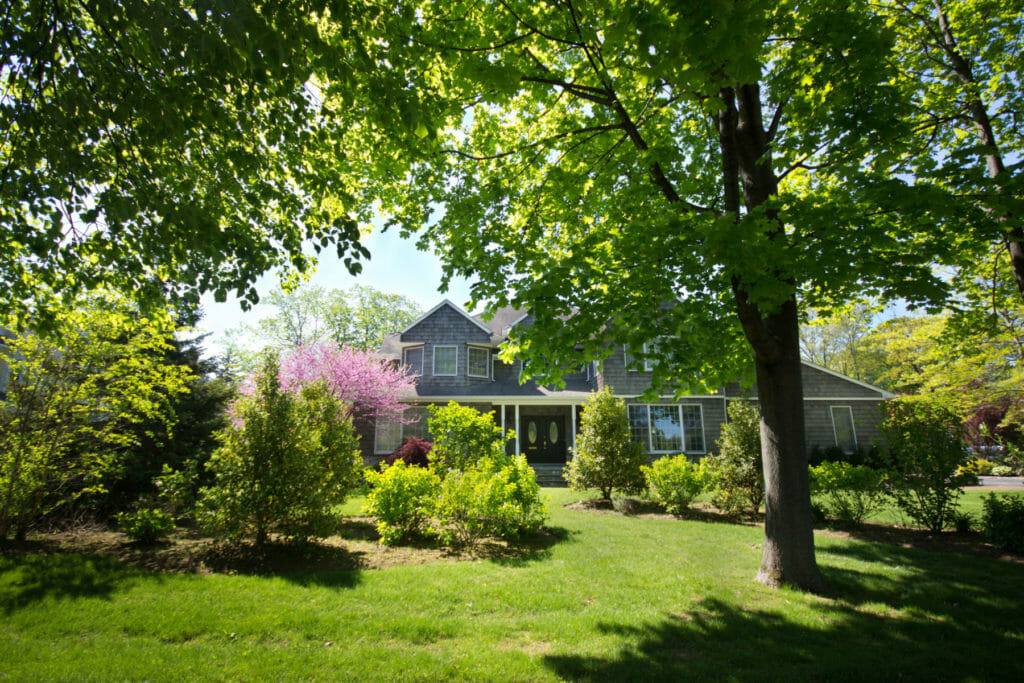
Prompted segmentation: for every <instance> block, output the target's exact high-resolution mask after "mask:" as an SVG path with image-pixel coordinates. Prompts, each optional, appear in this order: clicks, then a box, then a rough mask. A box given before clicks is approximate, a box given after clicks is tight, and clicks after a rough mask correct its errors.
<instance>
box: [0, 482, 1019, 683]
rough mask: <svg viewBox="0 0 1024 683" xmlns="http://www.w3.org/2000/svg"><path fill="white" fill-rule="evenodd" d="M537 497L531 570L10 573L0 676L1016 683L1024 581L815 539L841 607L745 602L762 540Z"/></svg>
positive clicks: (93, 567)
mask: <svg viewBox="0 0 1024 683" xmlns="http://www.w3.org/2000/svg"><path fill="white" fill-rule="evenodd" d="M546 495H548V496H549V497H550V503H549V506H550V510H551V520H550V526H551V527H553V528H554V529H556V534H555V538H557V539H560V540H558V542H556V543H554V544H553V545H550V546H549V547H545V548H542V549H540V550H535V551H533V552H529V553H524V554H523V555H522V556H521V557H515V556H512V557H507V556H506V557H504V558H503V559H478V560H473V561H463V562H454V563H453V562H445V563H435V564H425V565H416V566H397V567H390V568H387V569H380V570H355V571H322V572H318V573H297V574H288V575H278V576H246V575H223V574H222V575H182V574H154V573H149V572H145V571H143V570H139V569H135V568H132V567H128V566H125V565H122V564H120V563H119V562H117V561H116V560H113V559H109V558H104V557H100V556H88V555H59V554H58V555H30V556H20V557H5V558H0V632H2V633H3V637H2V638H0V676H9V677H11V678H13V679H62V678H92V679H104V680H105V679H155V680H182V679H189V678H218V679H249V680H252V679H268V678H270V679H280V678H317V679H331V680H356V679H358V680H365V679H375V680H393V679H419V680H439V679H490V680H546V679H558V678H568V679H581V678H583V679H600V680H646V679H665V680H679V679H701V680H704V679H739V680H743V679H753V680H763V679H785V678H799V679H808V678H815V679H834V678H841V679H875V680H878V679H892V678H896V677H904V678H912V679H926V678H937V679H950V678H953V679H964V678H974V679H979V680H986V679H1008V680H1013V679H1018V680H1019V679H1021V678H1022V677H1024V661H1022V659H1021V657H1020V656H1019V655H1020V652H1024V620H1022V619H1021V617H1020V615H1021V614H1024V611H1022V608H1024V594H1022V591H1021V590H1020V588H1021V586H1024V566H1022V565H1021V564H1018V563H1013V562H1007V561H1001V560H996V559H990V558H981V557H971V556H966V555H959V554H950V553H930V552H925V551H918V550H912V549H906V548H901V547H897V546H892V545H884V544H876V543H866V542H859V541H852V540H844V539H840V538H835V537H831V536H827V535H820V536H819V537H818V539H817V546H818V561H819V564H820V565H821V567H822V570H823V571H824V573H825V575H826V577H827V579H828V581H829V583H830V585H831V586H832V588H833V590H834V591H835V595H834V596H832V597H819V596H812V595H806V594H802V593H799V592H795V591H790V590H781V591H775V590H770V589H767V588H765V587H763V586H761V585H759V584H757V583H755V582H754V581H753V577H754V575H755V573H756V571H757V567H758V563H759V561H760V557H761V544H762V540H763V531H762V530H761V529H760V528H758V527H756V526H742V525H732V524H725V523H713V522H701V521H690V520H674V519H645V518H632V517H623V516H621V515H618V514H615V513H599V512H586V511H580V510H569V509H565V508H563V507H562V505H563V503H565V502H568V501H570V500H574V499H576V498H578V497H579V496H578V494H573V493H571V492H569V491H567V490H565V489H548V490H546ZM973 497H974V496H973V492H972V495H970V496H968V497H967V499H968V500H970V499H972V498H973ZM965 502H966V501H965ZM972 504H973V503H972ZM978 505H979V506H980V503H979V504H978ZM360 507H361V505H360V501H359V500H352V501H350V502H349V503H348V504H346V508H345V509H346V511H348V512H349V513H350V514H356V513H358V512H359V509H360ZM979 509H980V507H979Z"/></svg>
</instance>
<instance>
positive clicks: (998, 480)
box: [965, 476, 1024, 489]
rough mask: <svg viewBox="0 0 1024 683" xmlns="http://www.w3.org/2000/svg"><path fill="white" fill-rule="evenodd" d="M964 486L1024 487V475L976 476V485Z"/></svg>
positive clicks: (978, 487)
mask: <svg viewBox="0 0 1024 683" xmlns="http://www.w3.org/2000/svg"><path fill="white" fill-rule="evenodd" d="M965 488H975V489H980V488H999V489H1024V477H991V476H980V477H978V486H967V487H965Z"/></svg>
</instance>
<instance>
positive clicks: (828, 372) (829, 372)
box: [800, 358, 896, 398]
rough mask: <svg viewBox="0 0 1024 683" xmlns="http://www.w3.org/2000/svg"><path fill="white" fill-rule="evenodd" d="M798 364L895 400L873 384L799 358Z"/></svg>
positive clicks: (892, 394)
mask: <svg viewBox="0 0 1024 683" xmlns="http://www.w3.org/2000/svg"><path fill="white" fill-rule="evenodd" d="M800 362H801V363H802V364H803V365H806V366H807V367H809V368H814V369H815V370H817V371H818V372H824V373H825V374H826V375H832V376H833V377H838V378H839V379H842V380H846V381H847V382H850V383H851V384H856V385H857V386H861V387H864V388H865V389H870V390H871V391H877V392H878V393H879V394H881V395H882V398H896V394H894V393H892V392H891V391H886V390H885V389H883V388H882V387H876V386H875V385H874V384H868V383H867V382H861V381H860V380H859V379H854V378H853V377H850V376H849V375H844V374H843V373H841V372H836V371H835V370H829V369H828V368H826V367H824V366H822V365H818V364H817V363H812V362H811V361H809V360H804V359H802V358H801V359H800Z"/></svg>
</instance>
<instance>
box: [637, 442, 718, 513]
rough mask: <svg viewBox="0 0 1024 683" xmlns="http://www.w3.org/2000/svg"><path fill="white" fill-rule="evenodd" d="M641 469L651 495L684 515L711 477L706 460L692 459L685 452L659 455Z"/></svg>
mask: <svg viewBox="0 0 1024 683" xmlns="http://www.w3.org/2000/svg"><path fill="white" fill-rule="evenodd" d="M641 470H642V471H643V473H644V479H645V480H646V482H647V490H648V491H649V492H650V494H651V498H652V499H653V500H654V501H656V502H658V503H661V504H662V505H664V506H665V509H666V510H668V511H669V512H671V513H672V514H674V515H680V514H682V513H683V512H684V511H685V510H686V509H687V508H688V507H689V506H690V503H692V502H693V499H694V498H696V497H697V496H699V495H700V494H701V492H702V491H703V490H704V489H705V487H706V486H707V484H708V480H709V475H708V470H707V467H706V466H705V465H704V463H703V462H700V463H693V462H690V461H689V459H687V457H686V456H685V455H675V456H672V457H665V458H658V459H657V460H655V461H654V463H653V464H651V466H650V467H646V466H645V467H642V468H641Z"/></svg>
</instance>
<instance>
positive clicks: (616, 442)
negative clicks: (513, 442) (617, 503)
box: [565, 387, 647, 500]
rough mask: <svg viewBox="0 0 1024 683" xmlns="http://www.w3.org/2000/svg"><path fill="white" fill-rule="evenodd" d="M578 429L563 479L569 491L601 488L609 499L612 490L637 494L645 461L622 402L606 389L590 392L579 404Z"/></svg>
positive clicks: (641, 488) (642, 481)
mask: <svg viewBox="0 0 1024 683" xmlns="http://www.w3.org/2000/svg"><path fill="white" fill-rule="evenodd" d="M581 422H582V425H581V428H580V432H579V434H578V435H577V437H576V448H575V449H574V452H573V457H572V460H571V461H570V462H569V464H568V465H567V466H566V468H565V478H566V480H567V481H568V482H569V488H571V489H572V490H573V491H583V490H586V489H589V488H597V489H600V490H601V496H602V497H603V498H604V499H605V500H610V499H611V497H612V490H619V491H623V492H626V493H637V492H639V491H642V490H643V487H644V475H643V472H641V471H640V468H641V467H642V466H643V465H645V464H646V460H647V456H646V455H644V451H643V449H642V448H641V447H640V444H638V443H636V442H635V441H633V436H632V432H631V431H630V428H629V417H628V416H627V414H626V403H625V401H623V400H622V399H621V398H615V397H614V396H612V393H611V390H610V389H609V388H607V387H606V388H604V389H602V390H601V391H597V392H594V393H592V394H591V395H590V398H589V399H588V400H587V402H586V404H584V406H583V414H582V416H581Z"/></svg>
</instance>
